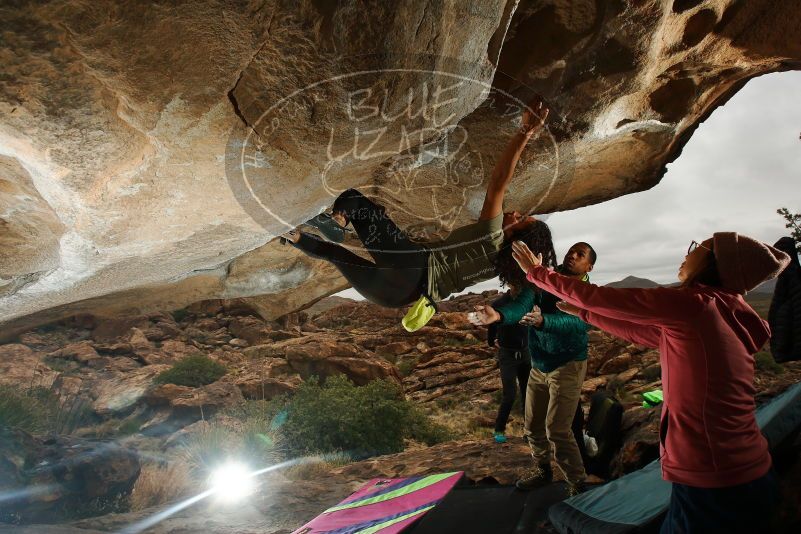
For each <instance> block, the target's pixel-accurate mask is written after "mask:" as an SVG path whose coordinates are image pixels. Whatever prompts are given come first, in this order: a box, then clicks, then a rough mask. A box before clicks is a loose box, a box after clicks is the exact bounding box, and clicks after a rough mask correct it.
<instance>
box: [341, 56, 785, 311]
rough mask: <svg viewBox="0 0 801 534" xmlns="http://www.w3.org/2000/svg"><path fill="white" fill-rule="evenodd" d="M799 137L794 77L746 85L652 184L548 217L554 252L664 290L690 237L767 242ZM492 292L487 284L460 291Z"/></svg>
mask: <svg viewBox="0 0 801 534" xmlns="http://www.w3.org/2000/svg"><path fill="white" fill-rule="evenodd" d="M799 133H801V72H783V73H776V74H769V75H766V76H762V77H760V78H756V79H754V80H751V81H750V82H748V84H746V86H745V87H744V88H743V89H741V90H740V91H739V92H738V93H737V94H736V95H734V97H732V98H731V100H729V102H728V103H727V104H726V105H725V106H723V107H722V108H718V109H717V110H716V111H714V112H713V113H712V116H711V117H709V119H707V121H706V122H704V123H703V124H701V125H700V126H699V127H698V129H697V130H696V132H695V133H694V134H693V136H692V138H691V139H690V141H689V142H688V143H687V145H686V146H685V147H684V151H683V152H682V154H681V156H679V158H678V159H677V160H676V161H674V162H673V163H671V164H670V165H668V170H667V173H666V174H665V176H664V177H663V178H662V181H661V182H660V183H659V185H657V186H656V187H654V188H652V189H650V190H648V191H645V192H642V193H635V194H632V195H626V196H623V197H619V198H616V199H614V200H610V201H607V202H604V203H602V204H597V205H595V206H588V207H585V208H580V209H577V210H573V211H567V212H561V213H556V214H553V215H551V216H550V217H548V219H547V222H548V224H549V225H550V226H551V231H552V232H553V236H554V244H555V246H556V253H557V254H558V255H559V257H560V258H561V257H562V255H563V254H564V253H565V252H566V251H567V249H568V248H569V247H570V245H572V244H573V243H575V242H576V241H587V242H589V243H590V244H592V245H593V247H595V249H596V251H597V252H598V263H597V264H596V266H595V270H594V271H593V274H592V280H593V282H595V283H599V284H606V283H609V282H614V281H616V280H620V279H622V278H625V277H626V276H628V275H635V276H639V277H641V278H649V279H651V280H654V281H656V282H660V283H667V282H674V281H676V273H677V271H678V266H679V265H680V264H681V261H682V260H683V258H684V254H685V252H686V250H687V246H688V245H689V243H690V241H691V240H693V239H695V240H697V241H702V240H703V239H705V238H707V237H710V236H711V235H712V233H713V232H716V231H734V232H739V233H742V234H746V235H749V236H751V237H754V238H757V239H761V240H763V241H765V242H768V243H770V244H773V243H774V242H775V241H776V240H777V239H778V238H779V237H781V236H783V235H789V231H788V230H787V229H786V228H785V227H784V223H783V219H782V218H781V217H780V216H779V215H777V214H776V209H777V208H780V207H787V208H789V209H790V211H794V212H800V211H801V140H800V139H799ZM497 287H498V282H497V279H495V280H490V281H487V282H483V283H481V284H478V285H476V286H473V287H472V288H470V289H469V290H468V291H473V292H479V291H482V290H485V289H495V288H497ZM339 295H340V296H346V297H350V298H360V297H358V296H357V294H356V292H355V291H353V290H347V291H343V292H341V293H339Z"/></svg>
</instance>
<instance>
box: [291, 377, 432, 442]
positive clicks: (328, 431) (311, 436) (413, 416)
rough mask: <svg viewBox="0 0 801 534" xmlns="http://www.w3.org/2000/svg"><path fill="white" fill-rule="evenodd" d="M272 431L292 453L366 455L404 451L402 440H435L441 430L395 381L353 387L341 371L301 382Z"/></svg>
mask: <svg viewBox="0 0 801 534" xmlns="http://www.w3.org/2000/svg"><path fill="white" fill-rule="evenodd" d="M276 419H282V422H281V424H280V425H275V426H277V432H278V435H279V437H280V439H281V443H282V445H283V446H284V447H285V448H286V449H287V450H288V451H289V452H290V453H294V454H297V455H305V454H316V453H329V452H335V451H341V452H345V453H346V454H348V455H350V456H351V457H353V458H366V457H369V456H374V455H378V454H388V453H393V452H399V451H401V450H403V447H404V439H407V438H410V439H421V440H424V441H427V442H428V443H434V442H436V440H437V439H441V438H442V437H443V436H444V435H445V431H444V430H441V429H439V428H437V427H436V426H435V424H434V423H433V422H431V421H430V420H429V419H428V417H426V416H425V415H424V414H422V413H419V412H418V411H417V410H416V408H415V407H414V405H413V404H411V403H410V402H409V401H407V400H406V399H404V398H403V394H402V392H401V390H400V388H399V387H398V385H397V384H395V383H393V382H389V381H384V380H374V381H372V382H370V383H369V384H367V385H365V386H356V385H354V384H353V383H351V382H350V381H349V380H348V379H347V378H345V377H344V376H335V377H330V378H328V380H327V381H326V382H325V384H320V383H319V382H318V381H316V380H309V381H307V382H305V383H303V384H302V385H301V386H300V387H299V388H298V390H297V391H296V392H295V394H294V396H293V397H291V398H285V399H284V405H283V410H282V412H280V413H279V414H278V416H276Z"/></svg>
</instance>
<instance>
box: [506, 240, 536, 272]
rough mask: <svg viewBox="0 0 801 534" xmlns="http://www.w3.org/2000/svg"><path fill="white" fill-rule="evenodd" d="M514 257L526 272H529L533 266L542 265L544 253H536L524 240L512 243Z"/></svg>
mask: <svg viewBox="0 0 801 534" xmlns="http://www.w3.org/2000/svg"><path fill="white" fill-rule="evenodd" d="M512 257H513V258H514V259H515V261H516V262H517V264H518V265H519V266H520V268H521V269H523V272H525V273H527V272H529V271H530V270H531V268H532V267H538V266H540V265H542V254H537V255H535V254H534V253H533V252H531V250H530V249H529V248H528V245H526V244H525V243H523V242H522V241H514V242H513V243H512Z"/></svg>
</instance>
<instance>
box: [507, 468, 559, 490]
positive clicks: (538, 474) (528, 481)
mask: <svg viewBox="0 0 801 534" xmlns="http://www.w3.org/2000/svg"><path fill="white" fill-rule="evenodd" d="M551 482H553V472H552V471H551V466H550V465H548V466H544V465H541V466H538V467H536V468H534V470H533V471H531V473H529V475H527V476H525V477H523V478H521V479H520V480H518V481H517V482H515V487H516V488H517V489H519V490H523V491H529V490H533V489H535V488H541V487H543V486H547V485H548V484H550V483H551Z"/></svg>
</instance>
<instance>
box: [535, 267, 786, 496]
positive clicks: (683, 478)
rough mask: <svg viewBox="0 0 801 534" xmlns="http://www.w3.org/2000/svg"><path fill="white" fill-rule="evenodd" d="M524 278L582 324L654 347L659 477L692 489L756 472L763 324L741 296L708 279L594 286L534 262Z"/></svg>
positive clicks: (759, 465) (759, 470) (759, 471)
mask: <svg viewBox="0 0 801 534" xmlns="http://www.w3.org/2000/svg"><path fill="white" fill-rule="evenodd" d="M528 280H529V281H531V282H532V283H534V284H536V285H537V286H539V287H541V288H542V289H544V290H546V291H548V292H550V293H553V294H554V295H556V296H558V297H560V298H562V299H564V300H565V301H567V302H569V303H571V304H574V305H576V306H579V307H580V308H583V310H582V311H581V313H580V314H579V316H580V317H581V319H583V320H584V321H587V322H588V323H590V324H592V325H595V326H597V327H598V328H601V329H603V330H606V331H607V332H610V333H612V334H614V335H616V336H619V337H622V338H623V339H626V340H628V341H631V342H633V343H639V344H641V345H646V346H648V347H653V348H658V349H659V353H660V363H661V366H662V391H663V393H664V403H663V405H662V417H661V420H660V454H661V460H662V476H663V478H664V479H665V480H669V481H671V482H678V483H681V484H686V485H689V486H695V487H699V488H719V487H727V486H735V485H738V484H744V483H746V482H750V481H752V480H755V479H757V478H759V477H761V476H762V475H764V474H765V473H766V472H767V471H768V470H769V469H770V465H771V458H770V454H769V452H768V444H767V441H766V440H765V438H764V437H763V436H762V434H761V432H760V431H759V427H758V426H757V423H756V417H755V415H754V411H755V403H754V393H755V389H754V358H753V356H752V355H753V354H754V353H755V352H757V351H758V350H759V349H760V348H761V347H762V346H763V345H764V344H765V342H766V341H767V340H768V338H769V337H770V329H769V328H768V325H767V323H766V322H765V321H763V320H762V319H761V318H760V317H759V316H758V315H757V314H756V312H755V311H754V310H753V309H751V307H750V306H749V305H748V304H746V302H745V301H744V300H743V298H742V296H741V295H739V294H737V293H735V292H733V291H729V290H725V289H719V288H713V287H708V286H693V287H680V288H653V289H619V288H608V287H598V286H595V285H592V284H587V283H583V282H579V281H577V280H573V279H571V278H568V277H565V276H560V275H559V274H557V273H554V272H551V271H549V270H548V269H546V268H544V267H541V266H539V267H534V268H532V269H531V271H529V273H528Z"/></svg>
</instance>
